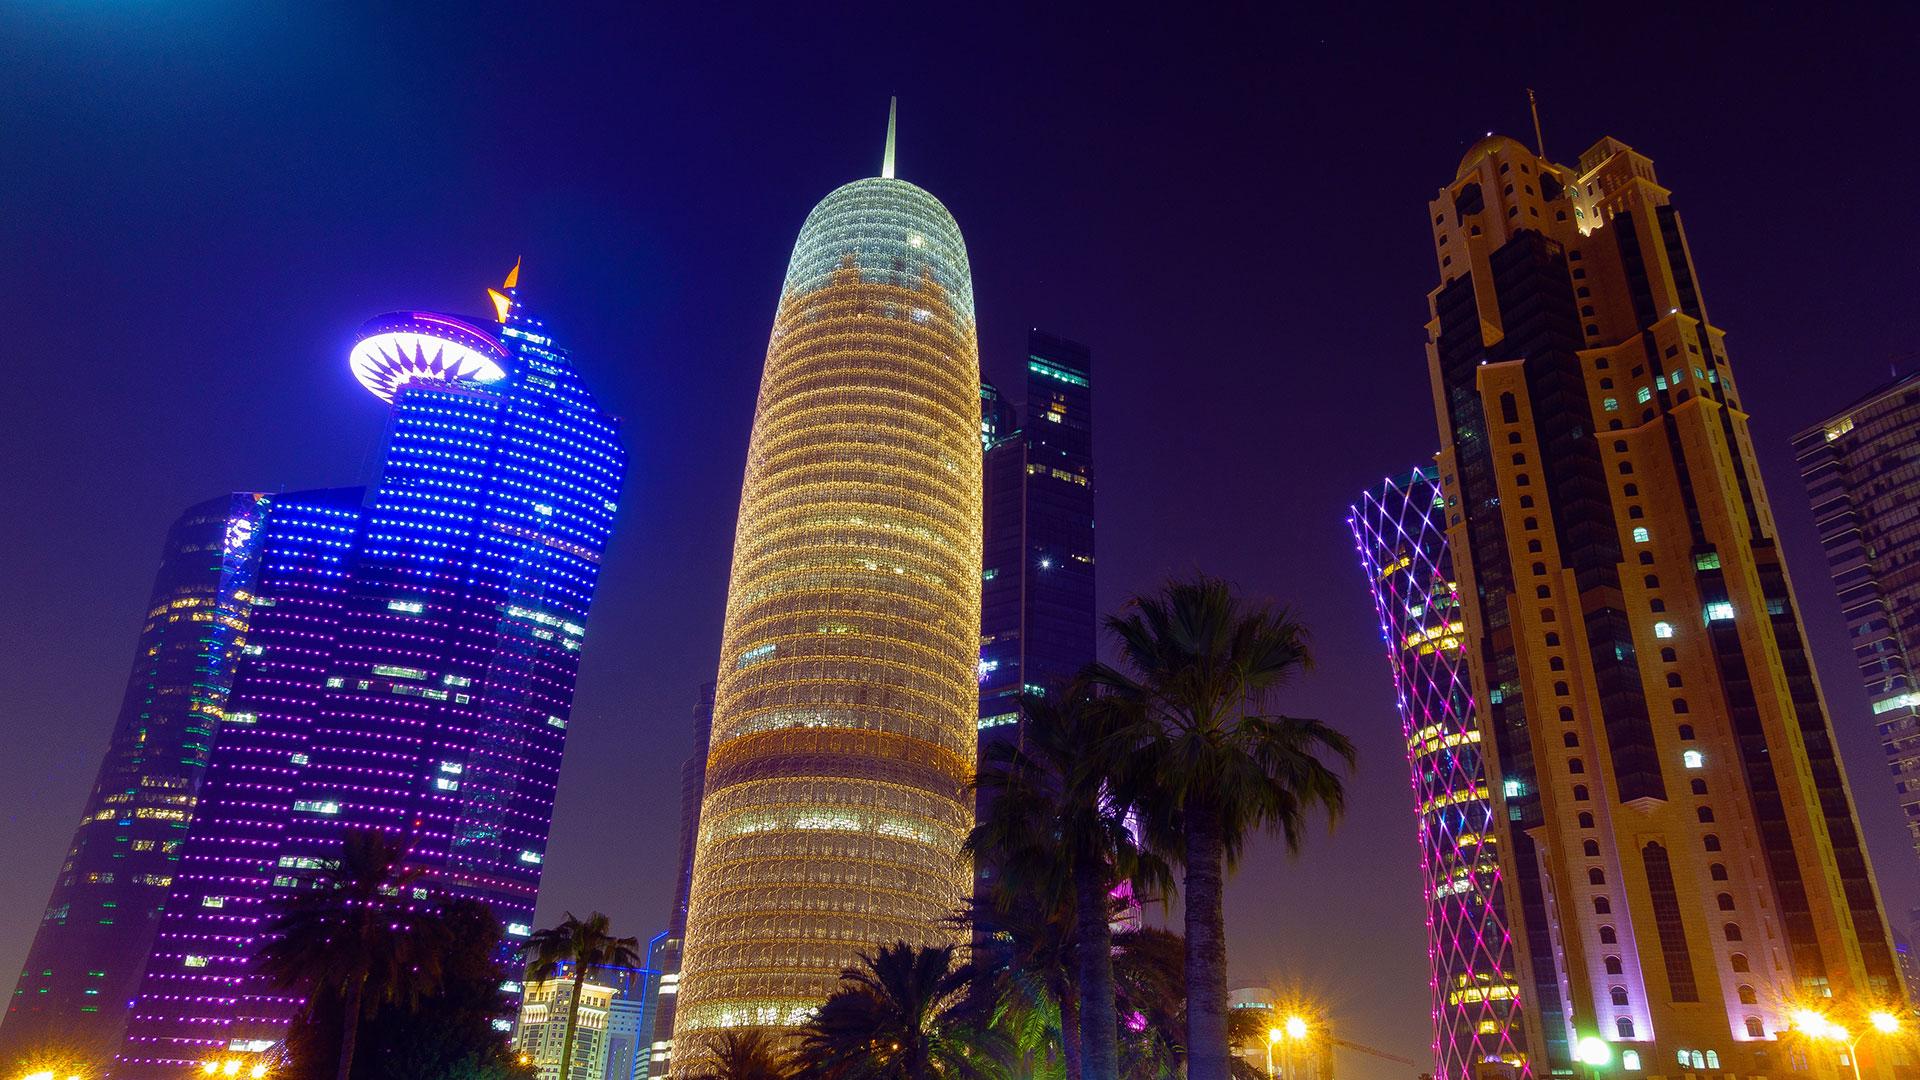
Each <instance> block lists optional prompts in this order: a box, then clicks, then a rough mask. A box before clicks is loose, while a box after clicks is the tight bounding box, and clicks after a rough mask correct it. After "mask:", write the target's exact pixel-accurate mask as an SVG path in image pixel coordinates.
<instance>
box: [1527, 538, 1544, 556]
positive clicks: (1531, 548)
mask: <svg viewBox="0 0 1920 1080" xmlns="http://www.w3.org/2000/svg"><path fill="white" fill-rule="evenodd" d="M1540 551H1541V548H1540V541H1538V540H1529V541H1527V554H1529V555H1538V554H1540Z"/></svg>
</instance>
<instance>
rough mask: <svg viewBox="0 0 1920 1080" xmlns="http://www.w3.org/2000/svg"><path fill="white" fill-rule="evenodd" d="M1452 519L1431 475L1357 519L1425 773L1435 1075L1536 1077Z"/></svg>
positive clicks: (1370, 501) (1380, 490) (1421, 831)
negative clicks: (1494, 1067) (1496, 1071)
mask: <svg viewBox="0 0 1920 1080" xmlns="http://www.w3.org/2000/svg"><path fill="white" fill-rule="evenodd" d="M1446 521H1447V511H1446V499H1445V497H1444V496H1442V495H1441V494H1440V485H1439V477H1438V476H1437V475H1436V474H1435V472H1434V470H1433V469H1432V468H1431V467H1428V468H1422V469H1415V470H1414V471H1413V472H1411V473H1408V474H1407V475H1405V476H1401V477H1396V478H1392V479H1388V480H1386V481H1384V482H1382V483H1381V484H1380V486H1378V487H1376V488H1374V489H1372V490H1370V491H1367V492H1366V493H1365V494H1363V495H1362V496H1361V497H1360V502H1359V503H1358V504H1357V505H1356V506H1354V507H1353V508H1352V511H1351V513H1350V515H1349V517H1348V518H1347V524H1348V526H1349V527H1351V528H1352V529H1353V539H1354V542H1355V543H1356V544H1357V545H1358V546H1359V549H1360V566H1361V569H1362V570H1364V571H1365V572H1366V575H1367V583H1368V586H1369V588H1370V589H1371V590H1372V593H1373V603H1374V609H1375V611H1376V612H1377V613H1378V614H1379V616H1380V633H1381V636H1382V637H1384V638H1385V639H1386V643H1387V663H1388V666H1389V667H1390V668H1391V669H1392V671H1393V688H1394V697H1395V703H1396V704H1397V705H1398V706H1399V708H1400V722H1401V727H1402V733H1403V735H1404V737H1405V739H1406V743H1407V763H1408V764H1409V765H1410V766H1411V767H1412V770H1413V798H1414V814H1415V820H1416V825H1415V835H1416V836H1417V837H1418V838H1419V843H1420V873H1421V878H1422V884H1423V886H1424V888H1423V892H1424V896H1423V899H1424V900H1425V901H1426V906H1427V964H1428V972H1429V976H1430V980H1431V981H1430V983H1429V986H1430V989H1431V993H1432V995H1433V996H1432V1001H1433V1006H1432V1009H1433V1012H1432V1016H1433V1062H1434V1072H1433V1075H1434V1076H1435V1077H1436V1078H1437V1080H1474V1078H1475V1077H1477V1076H1480V1075H1482V1074H1483V1073H1484V1072H1486V1071H1487V1070H1486V1066H1487V1065H1488V1064H1489V1063H1496V1064H1498V1065H1500V1066H1507V1067H1511V1068H1512V1069H1513V1071H1514V1072H1515V1073H1518V1074H1520V1075H1528V1074H1529V1072H1528V1068H1527V1055H1526V1046H1527V1042H1526V1032H1525V1030H1524V1022H1523V1020H1522V1015H1523V1014H1522V1012H1521V1009H1520V985H1519V977H1518V972H1517V969H1516V968H1515V965H1514V958H1513V936H1512V935H1511V934H1510V933H1509V932H1508V930H1507V915H1506V896H1505V885H1504V883H1503V881H1502V880H1501V872H1500V854H1499V841H1500V834H1499V829H1498V828H1497V826H1496V824H1495V822H1494V817H1493V799H1492V796H1491V793H1490V792H1488V790H1487V768H1486V759H1485V757H1484V756H1483V755H1482V753H1481V750H1480V739H1481V732H1480V724H1479V720H1478V718H1477V717H1476V716H1475V713H1474V706H1473V681H1472V678H1471V677H1470V675H1469V673H1468V671H1467V663H1466V644H1467V638H1466V626H1465V624H1464V623H1463V622H1462V621H1461V614H1460V588H1459V582H1458V580H1457V579H1456V578H1455V576H1454V571H1453V559H1452V557H1451V555H1450V554H1449V552H1448V550H1447V528H1446ZM1502 1071H1504V1070H1502Z"/></svg>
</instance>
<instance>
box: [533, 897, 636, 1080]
mask: <svg viewBox="0 0 1920 1080" xmlns="http://www.w3.org/2000/svg"><path fill="white" fill-rule="evenodd" d="M527 948H528V949H529V950H531V951H532V953H533V963H531V964H529V965H527V978H528V979H529V980H537V979H551V978H553V975H554V973H555V972H557V971H559V970H560V965H561V964H563V963H570V964H572V965H573V999H572V1000H571V1001H569V1002H567V1028H566V1034H565V1035H564V1036H563V1037H562V1038H561V1040H560V1080H567V1073H568V1072H569V1071H570V1070H571V1069H572V1068H573V1035H574V1029H575V1026H576V1025H577V1024H578V1023H579V1022H580V989H581V987H582V986H583V985H585V983H586V981H587V972H588V971H590V970H592V969H593V968H596V967H632V966H633V965H635V964H638V963H639V962H640V941H639V939H637V938H630V937H623V938H617V937H614V936H613V924H612V920H610V919H608V918H607V917H606V916H605V915H602V914H601V913H600V912H598V911H596V912H594V913H593V914H591V915H589V916H587V917H586V918H585V919H584V920H582V919H576V918H574V917H573V912H571V911H569V912H567V917H566V918H565V919H563V920H561V922H560V925H558V926H554V927H549V928H548V929H545V930H536V931H534V933H533V936H532V937H529V938H528V939H527Z"/></svg>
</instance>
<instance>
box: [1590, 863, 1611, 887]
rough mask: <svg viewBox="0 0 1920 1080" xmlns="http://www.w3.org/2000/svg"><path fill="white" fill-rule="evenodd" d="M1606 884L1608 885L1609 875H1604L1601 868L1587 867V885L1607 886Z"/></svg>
mask: <svg viewBox="0 0 1920 1080" xmlns="http://www.w3.org/2000/svg"><path fill="white" fill-rule="evenodd" d="M1606 883H1607V875H1606V874H1605V873H1602V872H1601V870H1600V868H1599V867H1597V866H1589V867H1587V884H1589V885H1605V884H1606Z"/></svg>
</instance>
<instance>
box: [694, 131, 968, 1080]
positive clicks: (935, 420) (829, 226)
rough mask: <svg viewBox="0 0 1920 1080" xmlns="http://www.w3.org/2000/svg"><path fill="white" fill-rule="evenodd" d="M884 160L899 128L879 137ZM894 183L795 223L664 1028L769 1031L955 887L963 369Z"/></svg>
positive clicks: (943, 938) (903, 933)
mask: <svg viewBox="0 0 1920 1080" xmlns="http://www.w3.org/2000/svg"><path fill="white" fill-rule="evenodd" d="M889 150H891V132H890V133H889ZM883 171H884V172H885V174H886V175H883V176H881V177H875V178H871V179H866V180H859V181H855V182H854V183H851V184H848V185H846V186H844V187H841V188H839V189H838V190H836V191H834V192H833V193H831V194H829V195H828V196H827V197H826V198H825V199H823V200H822V201H821V202H820V204H819V205H818V206H816V207H815V208H814V209H813V212H812V213H810V214H809V215H807V220H806V223H805V224H804V225H803V226H802V228H801V230H800V237H799V240H798V241H797V242H796V243H795V244H794V248H793V258H792V261H791V262H790V264H789V265H788V268H787V278H786V285H785V287H784V288H783V289H782V291H781V295H780V306H779V310H778V312H777V313H776V315H775V317H774V324H773V336H772V340H771V342H770V343H769V344H768V346H767V360H766V368H765V371H764V372H763V374H762V376H761V382H760V398H759V403H758V406H757V409H756V412H755V415H754V422H753V437H752V443H751V445H750V447H749V450H748V456H747V468H746V479H745V482H744V484H743V485H742V489H741V495H740V518H739V525H738V528H737V532H736V535H735V539H734V551H733V574H732V579H731V583H730V586H729V589H728V594H727V616H726V627H725V634H724V638H723V643H722V652H721V658H720V674H719V688H718V693H717V695H716V698H715V705H714V718H713V743H712V748H711V750H710V751H709V754H708V758H707V785H706V795H705V799H704V801H703V803H702V807H701V816H700V832H699V840H698V846H697V849H696V856H695V861H694V873H693V886H692V893H691V901H690V907H689V912H688V918H687V939H686V952H685V960H684V963H683V965H682V969H681V980H680V989H679V999H680V1000H679V1004H678V1006H677V1009H676V1012H675V1021H674V1048H675V1053H674V1056H673V1065H674V1071H675V1072H676V1073H679V1072H681V1071H682V1070H683V1068H684V1067H685V1066H686V1065H687V1064H690V1063H693V1062H695V1061H698V1060H699V1059H700V1058H702V1057H704V1056H705V1055H704V1053H703V1045H704V1043H705V1041H706V1038H707V1036H708V1035H709V1034H710V1033H711V1032H713V1031H715V1030H718V1029H723V1028H743V1027H752V1028H765V1029H769V1030H772V1031H775V1032H776V1033H782V1034H784V1033H786V1032H789V1031H791V1030H792V1029H793V1028H794V1027H795V1026H797V1025H799V1024H800V1023H802V1022H804V1021H805V1020H806V1018H807V1017H808V1016H809V1015H810V1014H811V1013H812V1011H813V1010H814V1009H815V1008H816V1007H818V1006H819V1004H820V1003H821V1002H822V1001H823V1000H825V998H826V997H827V995H828V994H829V993H831V992H832V991H833V989H834V988H835V987H836V986H837V985H838V983H839V978H840V971H841V969H842V968H844V967H846V966H848V965H849V964H852V963H853V962H854V961H855V958H856V956H857V955H858V954H859V953H861V952H863V951H873V950H875V949H877V948H878V947H879V946H880V945H882V944H886V943H890V942H893V941H897V940H906V941H909V942H914V943H916V944H934V943H944V942H952V941H955V940H956V939H957V937H958V934H957V932H956V931H955V930H954V929H953V928H952V927H951V926H950V925H947V924H945V923H944V922H943V920H947V919H948V918H949V917H950V916H952V915H953V914H954V913H955V911H957V910H958V909H959V907H960V905H961V901H962V898H963V897H964V896H965V895H966V894H967V893H968V892H969V891H970V890H971V888H972V870H971V868H970V866H969V865H968V864H967V862H966V858H965V856H964V854H963V852H962V850H961V844H962V841H963V840H964V838H965V836H966V833H967V830H968V828H969V827H970V826H971V824H972V819H973V810H972V804H971V801H970V798H969V796H968V794H967V791H966V783H967V780H968V778H969V776H970V775H971V774H972V771H973V764H974V741H975V722H976V721H975V714H976V710H977V694H978V689H977V688H978V681H977V664H978V658H979V633H980V532H981V502H980V465H981V459H980V441H979V427H980V407H979V386H980V358H979V347H978V343H977V339H976V336H975V330H974V317H973V286H972V277H971V273H970V271H969V269H968V265H967V252H966V246H965V243H964V242H963V241H962V239H961V236H960V230H959V227H958V226H956V225H955V224H954V221H953V218H952V216H951V215H949V214H948V213H947V211H946V208H945V207H943V206H942V205H941V204H940V202H939V200H937V199H935V198H934V197H933V196H932V195H929V194H928V193H927V192H925V191H923V190H921V189H920V188H918V187H916V186H914V185H912V184H909V183H906V182H904V181H901V180H897V179H893V178H892V176H891V173H892V169H891V154H889V162H888V167H887V168H886V169H884V170H883Z"/></svg>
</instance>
